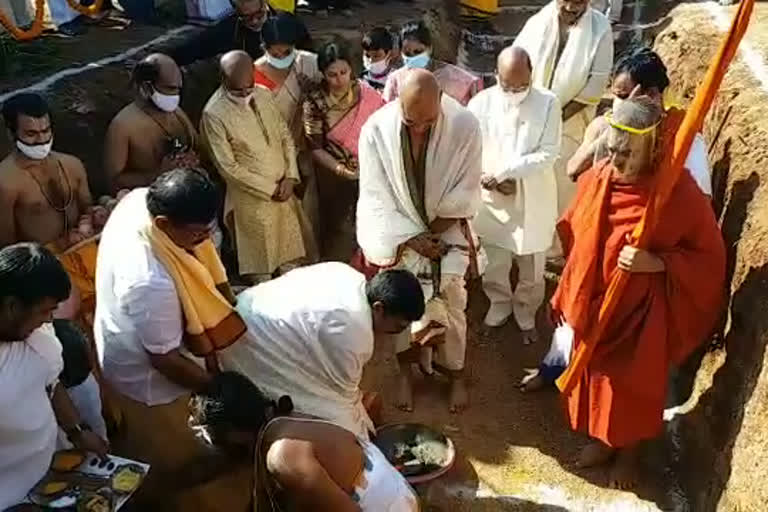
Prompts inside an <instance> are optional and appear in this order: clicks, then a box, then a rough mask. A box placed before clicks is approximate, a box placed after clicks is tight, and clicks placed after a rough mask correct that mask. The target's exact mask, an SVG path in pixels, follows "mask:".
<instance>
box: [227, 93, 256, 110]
mask: <svg viewBox="0 0 768 512" xmlns="http://www.w3.org/2000/svg"><path fill="white" fill-rule="evenodd" d="M227 98H229V99H230V100H231V101H232V102H233V103H235V104H236V105H240V106H242V107H244V106H246V105H247V104H248V100H249V99H250V98H251V95H250V94H249V95H248V96H236V95H234V94H232V93H231V92H229V91H227Z"/></svg>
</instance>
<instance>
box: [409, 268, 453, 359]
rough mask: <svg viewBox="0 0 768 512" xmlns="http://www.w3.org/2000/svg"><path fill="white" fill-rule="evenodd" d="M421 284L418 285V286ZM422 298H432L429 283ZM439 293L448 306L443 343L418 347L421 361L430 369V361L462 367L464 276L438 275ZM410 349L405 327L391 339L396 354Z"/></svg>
mask: <svg viewBox="0 0 768 512" xmlns="http://www.w3.org/2000/svg"><path fill="white" fill-rule="evenodd" d="M424 288H425V286H424V285H422V289H424ZM426 288H428V289H427V290H425V295H424V296H425V298H426V299H429V298H430V297H432V286H431V285H430V286H428V287H426ZM440 292H441V294H442V296H443V298H444V299H445V302H446V305H447V307H448V328H447V330H446V333H445V343H442V344H440V345H437V346H436V347H424V348H422V349H421V351H422V354H421V364H422V367H424V369H426V370H431V369H432V361H433V357H434V361H435V362H436V363H437V364H439V365H440V366H442V367H444V368H447V369H448V370H453V371H459V370H463V369H464V357H465V355H466V352H467V315H466V313H465V310H466V309H467V289H466V286H465V283H464V276H459V275H455V274H443V275H442V276H441V278H440ZM411 348H412V345H411V331H410V330H409V329H406V330H405V331H403V332H402V333H400V334H399V335H397V338H396V340H395V351H396V352H397V353H398V354H399V353H401V352H405V351H407V350H409V349H411Z"/></svg>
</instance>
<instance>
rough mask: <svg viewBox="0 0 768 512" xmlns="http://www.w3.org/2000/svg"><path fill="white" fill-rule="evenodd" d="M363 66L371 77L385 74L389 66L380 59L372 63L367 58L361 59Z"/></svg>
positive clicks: (385, 60)
mask: <svg viewBox="0 0 768 512" xmlns="http://www.w3.org/2000/svg"><path fill="white" fill-rule="evenodd" d="M363 66H365V69H367V70H368V71H370V73H371V74H372V75H377V76H378V75H383V74H384V73H386V72H387V68H388V67H389V64H388V63H387V59H381V60H377V61H376V62H372V61H371V59H370V58H369V57H363Z"/></svg>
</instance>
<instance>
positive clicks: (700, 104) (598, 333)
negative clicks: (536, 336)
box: [557, 0, 755, 394]
mask: <svg viewBox="0 0 768 512" xmlns="http://www.w3.org/2000/svg"><path fill="white" fill-rule="evenodd" d="M754 3H755V0H742V2H741V3H740V4H739V7H738V10H737V11H736V14H735V16H734V17H733V21H732V23H731V28H730V30H729V31H728V33H727V34H726V36H725V38H724V39H723V41H722V43H721V44H720V48H719V49H718V51H717V53H716V54H715V57H714V59H713V60H712V62H711V63H710V65H709V69H708V70H707V74H706V75H705V76H704V80H703V81H702V83H701V85H700V86H699V88H698V90H697V91H696V97H695V98H694V99H693V102H692V103H691V105H690V107H689V108H688V110H687V112H686V114H685V118H684V119H683V122H682V124H681V125H680V128H679V129H678V130H677V133H676V134H675V139H674V145H673V146H672V147H671V148H662V149H663V150H664V149H666V150H667V151H669V150H671V153H672V158H670V159H668V160H666V161H665V162H662V163H661V166H660V168H659V170H658V172H657V179H656V183H655V184H654V190H653V193H652V194H651V198H650V199H649V202H648V204H647V205H646V209H645V213H644V214H643V217H642V218H641V219H640V222H638V224H637V226H635V229H634V231H633V233H632V237H631V241H630V244H631V245H632V246H634V247H638V248H645V247H647V246H648V242H649V241H650V238H651V235H652V233H653V229H654V228H655V226H656V222H657V220H658V219H657V217H658V212H660V211H662V209H663V207H664V205H665V204H666V202H667V200H668V199H669V196H670V194H671V193H672V189H673V188H674V186H675V184H676V183H677V180H678V179H679V178H680V174H681V173H682V172H683V165H684V164H685V159H686V157H687V156H688V152H689V151H690V149H691V144H692V143H693V138H694V137H695V136H696V134H697V133H698V132H699V131H701V127H702V126H703V124H704V118H705V117H706V115H707V112H708V111H709V109H710V108H711V107H712V102H713V101H714V99H715V94H716V93H717V90H718V89H719V88H720V84H721V83H722V82H723V77H724V76H725V73H726V71H727V70H728V66H729V65H730V63H731V61H732V60H733V58H734V57H735V56H736V51H737V50H738V47H739V43H740V42H741V39H742V38H743V37H744V33H745V32H746V31H747V26H749V20H750V17H751V15H752V9H753V6H754ZM630 276H631V274H630V273H629V272H625V271H622V270H619V269H616V270H615V271H614V273H613V277H612V278H611V282H610V283H609V285H608V290H607V292H606V294H605V297H604V298H603V303H602V304H601V306H600V313H599V315H598V320H597V324H596V325H595V327H594V328H593V329H592V330H591V331H590V332H589V333H588V334H587V336H586V337H585V339H583V340H580V341H581V343H578V346H577V348H576V350H575V351H574V353H573V357H572V358H571V362H570V364H569V366H568V368H566V370H565V372H563V374H562V375H561V376H560V378H559V379H558V380H557V387H558V388H560V391H561V392H563V393H565V394H568V393H570V392H571V391H572V390H573V388H574V386H575V385H576V384H577V383H578V382H579V379H580V378H581V376H582V375H583V374H584V370H586V368H587V365H588V364H589V361H590V359H591V358H592V353H593V352H594V350H595V347H596V346H597V344H598V343H599V342H600V340H601V339H602V337H603V334H604V333H605V329H606V326H607V325H608V322H609V321H610V319H611V317H612V316H613V313H614V311H615V310H616V306H617V305H618V303H619V300H620V299H621V295H622V293H623V292H624V289H625V288H626V286H627V283H628V282H629V279H630Z"/></svg>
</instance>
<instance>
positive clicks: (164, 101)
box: [151, 90, 181, 112]
mask: <svg viewBox="0 0 768 512" xmlns="http://www.w3.org/2000/svg"><path fill="white" fill-rule="evenodd" d="M151 98H152V103H154V104H155V106H156V107H157V108H159V109H160V110H162V111H163V112H173V111H174V110H176V109H177V108H179V101H180V100H181V96H179V95H178V94H163V93H161V92H157V91H154V90H153V91H152V96H151Z"/></svg>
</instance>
